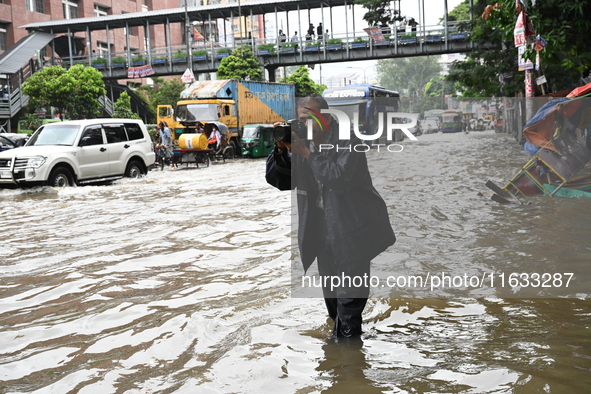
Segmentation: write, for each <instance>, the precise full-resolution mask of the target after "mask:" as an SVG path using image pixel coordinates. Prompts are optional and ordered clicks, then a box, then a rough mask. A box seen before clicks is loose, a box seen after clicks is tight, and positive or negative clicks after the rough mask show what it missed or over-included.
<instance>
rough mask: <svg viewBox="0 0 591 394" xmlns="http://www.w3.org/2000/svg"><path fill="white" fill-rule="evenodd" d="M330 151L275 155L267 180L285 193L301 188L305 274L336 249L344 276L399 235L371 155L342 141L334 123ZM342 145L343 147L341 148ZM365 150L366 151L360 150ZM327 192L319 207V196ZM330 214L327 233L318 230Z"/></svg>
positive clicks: (300, 227)
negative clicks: (325, 252)
mask: <svg viewBox="0 0 591 394" xmlns="http://www.w3.org/2000/svg"><path fill="white" fill-rule="evenodd" d="M329 129H330V130H331V133H330V135H329V137H328V141H326V142H325V143H326V144H331V145H333V146H334V148H333V149H330V150H327V151H325V152H312V153H310V156H309V157H308V159H305V158H303V157H302V156H299V155H293V156H292V155H291V154H289V153H288V152H286V151H284V152H283V153H277V152H276V151H275V152H271V154H270V155H269V157H268V159H267V171H266V179H267V182H268V183H269V184H271V185H272V186H275V187H276V188H278V189H280V190H290V189H296V191H297V192H296V193H297V205H298V244H299V249H300V255H301V258H302V263H303V265H304V270H306V271H307V269H308V268H309V267H310V265H311V264H312V263H313V262H314V259H315V258H316V257H317V256H318V254H319V251H320V248H324V247H327V248H328V249H329V250H331V251H332V255H333V258H334V260H335V261H336V262H337V264H338V266H339V269H340V270H342V271H343V272H355V271H356V267H355V265H356V264H357V263H359V262H363V261H367V262H369V261H370V260H371V259H373V258H374V257H376V256H377V255H379V254H380V253H381V252H383V251H384V250H386V248H388V247H389V246H390V245H392V244H394V242H395V241H396V237H395V236H394V231H393V230H392V226H391V225H390V221H389V218H388V212H387V209H386V204H385V202H384V200H383V199H382V197H381V196H380V195H379V194H378V192H377V190H376V189H375V188H374V187H373V184H372V181H371V176H370V174H369V169H368V167H367V159H366V157H365V153H363V152H356V151H355V150H354V147H355V146H356V145H359V144H361V141H360V140H359V139H357V138H354V137H352V138H351V139H349V140H339V139H338V124H337V122H334V121H333V122H331V123H330V127H329ZM337 147H338V149H337ZM359 150H362V149H359ZM320 193H321V194H322V197H321V203H320V205H321V206H322V208H319V207H318V205H319V202H318V201H319V199H318V197H319V194H320ZM320 215H323V216H324V220H325V225H326V235H323V234H321V231H320V229H319V228H320V227H319V226H318V223H319V217H320Z"/></svg>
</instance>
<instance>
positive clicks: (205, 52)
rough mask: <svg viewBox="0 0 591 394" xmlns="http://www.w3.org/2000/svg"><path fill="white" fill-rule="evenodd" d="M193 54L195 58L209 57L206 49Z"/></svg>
mask: <svg viewBox="0 0 591 394" xmlns="http://www.w3.org/2000/svg"><path fill="white" fill-rule="evenodd" d="M191 54H192V55H193V56H206V55H207V51H206V50H205V49H200V50H198V51H193V52H191Z"/></svg>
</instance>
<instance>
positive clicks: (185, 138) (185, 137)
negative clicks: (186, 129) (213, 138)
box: [179, 133, 207, 149]
mask: <svg viewBox="0 0 591 394" xmlns="http://www.w3.org/2000/svg"><path fill="white" fill-rule="evenodd" d="M179 148H181V149H207V137H206V136H205V134H201V133H197V134H181V136H180V137H179Z"/></svg>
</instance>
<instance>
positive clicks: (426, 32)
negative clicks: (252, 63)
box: [56, 21, 471, 78]
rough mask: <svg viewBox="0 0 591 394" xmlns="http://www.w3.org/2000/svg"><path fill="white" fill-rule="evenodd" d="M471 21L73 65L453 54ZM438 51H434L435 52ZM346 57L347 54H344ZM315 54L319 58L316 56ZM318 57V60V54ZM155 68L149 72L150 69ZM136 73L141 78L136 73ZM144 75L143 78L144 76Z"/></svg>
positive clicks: (179, 49) (197, 66)
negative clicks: (244, 52)
mask: <svg viewBox="0 0 591 394" xmlns="http://www.w3.org/2000/svg"><path fill="white" fill-rule="evenodd" d="M466 22H467V21H462V22H450V23H449V24H448V26H447V29H446V28H445V27H444V26H442V25H435V26H426V27H425V28H419V29H417V30H416V31H412V30H410V29H408V28H407V30H406V31H404V32H398V31H395V30H391V29H389V28H386V29H384V28H382V33H383V35H384V38H385V41H381V42H377V41H375V40H374V39H372V38H371V37H370V36H369V35H368V34H367V33H366V32H365V31H363V30H360V31H350V32H348V33H342V34H334V35H333V34H331V35H330V36H328V37H327V36H326V35H325V36H323V37H321V38H320V39H318V37H315V39H310V40H307V39H306V37H297V40H295V42H294V41H292V40H293V37H285V42H278V39H277V38H273V39H268V38H263V39H254V38H253V39H246V38H242V39H238V38H236V39H234V42H232V43H224V42H212V41H204V42H195V43H193V45H192V48H191V54H190V55H189V56H190V57H191V58H190V59H189V56H188V55H187V47H186V45H183V46H176V47H175V46H173V47H157V48H150V50H149V51H147V50H141V51H137V50H136V51H133V52H129V53H128V52H111V56H110V57H107V56H96V55H93V56H91V57H89V56H88V55H83V56H74V57H73V58H72V59H73V64H78V63H80V64H84V65H91V66H92V67H94V68H96V69H98V70H100V71H102V73H103V75H104V76H105V77H116V78H124V77H125V75H126V74H127V76H128V77H129V78H137V77H145V76H149V73H151V71H154V73H156V74H178V73H179V72H180V73H182V72H183V71H184V70H185V69H186V67H187V66H188V64H189V60H190V61H191V63H192V64H193V68H194V70H197V71H215V70H216V69H217V67H218V66H219V62H220V61H221V59H223V58H225V57H227V56H229V55H230V53H231V52H232V50H233V49H235V48H236V47H238V46H239V45H243V44H248V45H250V46H251V47H252V48H253V52H254V54H255V55H256V56H258V57H259V59H260V62H261V64H263V65H268V64H277V65H280V64H281V63H282V61H281V59H282V58H285V57H290V58H291V59H292V60H294V55H295V57H296V58H297V57H299V60H300V61H305V59H306V57H308V58H312V57H315V59H316V60H322V59H331V58H332V59H333V61H335V55H334V54H335V53H339V54H341V55H339V56H340V57H341V58H343V59H355V60H361V59H363V58H367V59H371V58H374V55H375V54H377V53H378V52H381V53H382V54H384V53H385V51H384V50H385V49H387V50H388V51H387V52H388V53H390V54H394V53H399V52H400V53H404V54H408V53H409V52H412V53H413V54H415V55H420V54H424V55H428V54H429V53H435V52H444V51H445V50H448V49H449V50H452V49H454V48H453V45H454V44H457V43H463V46H462V47H463V48H466V47H468V46H470V45H469V44H471V43H470V42H469V41H470V32H469V31H468V30H467V29H466V26H467V23H466ZM434 49H435V51H434ZM345 54H346V55H345ZM314 55H315V56H314ZM319 55H320V56H319ZM56 64H60V65H62V66H64V67H66V68H67V67H69V66H70V62H69V59H63V60H60V59H57V61H56ZM150 70H151V71H150ZM132 72H137V73H138V74H137V75H136V74H132ZM142 72H145V75H144V74H142Z"/></svg>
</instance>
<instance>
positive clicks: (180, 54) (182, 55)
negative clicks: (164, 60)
mask: <svg viewBox="0 0 591 394" xmlns="http://www.w3.org/2000/svg"><path fill="white" fill-rule="evenodd" d="M172 57H174V58H176V59H183V58H186V57H187V52H185V51H181V50H180V49H179V50H178V51H176V52H175V53H174V55H172Z"/></svg>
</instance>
